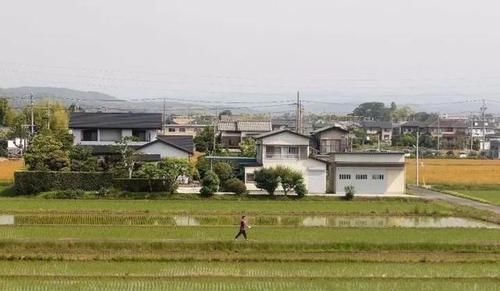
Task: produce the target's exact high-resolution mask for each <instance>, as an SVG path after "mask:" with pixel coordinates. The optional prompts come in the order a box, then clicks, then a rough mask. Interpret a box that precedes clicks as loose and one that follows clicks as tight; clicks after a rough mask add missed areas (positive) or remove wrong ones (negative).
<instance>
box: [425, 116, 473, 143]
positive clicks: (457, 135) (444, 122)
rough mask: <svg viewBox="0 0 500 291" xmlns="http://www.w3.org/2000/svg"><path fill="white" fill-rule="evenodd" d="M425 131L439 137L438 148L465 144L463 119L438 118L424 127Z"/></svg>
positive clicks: (465, 127)
mask: <svg viewBox="0 0 500 291" xmlns="http://www.w3.org/2000/svg"><path fill="white" fill-rule="evenodd" d="M426 131H427V133H429V134H431V135H432V136H433V137H439V138H440V141H439V144H440V148H443V149H452V148H462V147H464V146H465V143H466V138H467V124H466V122H465V120H463V119H438V120H436V121H434V122H432V123H431V124H429V125H428V126H427V128H426Z"/></svg>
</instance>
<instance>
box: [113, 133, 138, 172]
mask: <svg viewBox="0 0 500 291" xmlns="http://www.w3.org/2000/svg"><path fill="white" fill-rule="evenodd" d="M133 140H134V139H133V137H129V136H127V137H124V138H122V139H121V140H120V141H117V142H116V145H115V150H116V151H117V152H118V153H119V154H120V160H119V162H118V167H119V168H118V169H116V170H118V171H119V170H120V168H123V169H124V170H126V171H127V175H128V178H129V179H132V174H133V172H134V168H135V164H136V163H137V153H136V152H135V150H134V149H132V148H131V147H130V142H131V141H133Z"/></svg>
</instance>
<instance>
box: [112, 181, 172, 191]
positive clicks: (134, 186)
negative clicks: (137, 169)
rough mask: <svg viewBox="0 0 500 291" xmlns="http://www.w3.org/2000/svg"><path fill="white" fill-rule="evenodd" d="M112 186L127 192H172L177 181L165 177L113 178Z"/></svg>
mask: <svg viewBox="0 0 500 291" xmlns="http://www.w3.org/2000/svg"><path fill="white" fill-rule="evenodd" d="M113 186H114V187H115V188H116V189H119V190H122V191H128V192H167V193H174V192H175V190H177V183H176V182H174V181H171V180H165V179H144V178H133V179H114V180H113Z"/></svg>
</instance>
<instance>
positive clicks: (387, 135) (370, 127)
mask: <svg viewBox="0 0 500 291" xmlns="http://www.w3.org/2000/svg"><path fill="white" fill-rule="evenodd" d="M361 127H362V128H363V130H364V131H365V134H366V135H367V136H376V138H378V139H379V140H380V141H381V142H385V143H388V144H391V143H392V134H393V124H392V122H389V121H375V120H363V121H361Z"/></svg>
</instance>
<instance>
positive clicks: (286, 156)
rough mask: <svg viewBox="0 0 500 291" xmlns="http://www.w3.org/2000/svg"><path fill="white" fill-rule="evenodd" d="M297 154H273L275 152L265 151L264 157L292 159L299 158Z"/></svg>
mask: <svg viewBox="0 0 500 291" xmlns="http://www.w3.org/2000/svg"><path fill="white" fill-rule="evenodd" d="M299 157H300V156H299V154H275V153H266V159H274V160H293V159H299Z"/></svg>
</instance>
